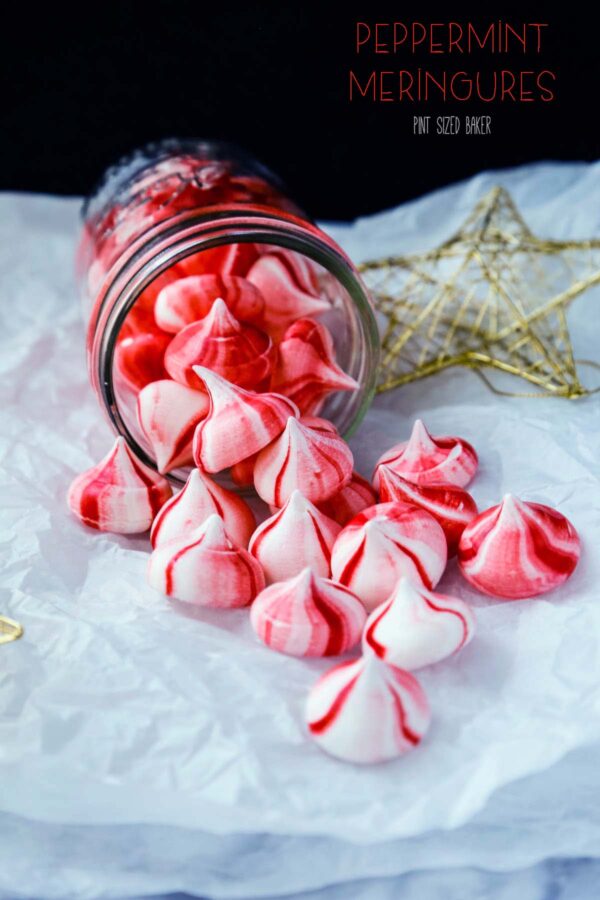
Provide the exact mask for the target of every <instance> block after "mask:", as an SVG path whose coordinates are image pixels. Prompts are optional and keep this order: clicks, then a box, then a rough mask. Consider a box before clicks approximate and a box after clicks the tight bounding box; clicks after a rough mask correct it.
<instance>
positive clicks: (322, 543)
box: [307, 510, 331, 559]
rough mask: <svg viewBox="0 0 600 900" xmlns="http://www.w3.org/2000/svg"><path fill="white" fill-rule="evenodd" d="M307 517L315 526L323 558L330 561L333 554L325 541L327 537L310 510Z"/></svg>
mask: <svg viewBox="0 0 600 900" xmlns="http://www.w3.org/2000/svg"><path fill="white" fill-rule="evenodd" d="M307 515H308V518H309V519H310V521H311V522H312V523H313V525H314V528H315V534H316V535H317V540H318V541H319V546H320V547H321V550H322V551H323V556H324V557H325V559H328V558H329V557H331V553H330V550H329V547H328V546H327V541H326V540H325V536H324V534H323V532H322V531H321V529H320V527H319V523H318V522H317V520H316V519H315V517H314V516H313V514H312V513H311V512H310V510H307Z"/></svg>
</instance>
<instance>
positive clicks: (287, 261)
mask: <svg viewBox="0 0 600 900" xmlns="http://www.w3.org/2000/svg"><path fill="white" fill-rule="evenodd" d="M246 277H247V279H248V281H251V282H252V284H254V285H255V286H256V287H257V288H258V289H259V291H260V292H261V294H262V295H263V297H264V298H265V308H264V310H263V315H262V323H263V326H264V327H265V328H266V330H267V331H268V332H269V334H270V335H272V336H273V337H274V338H276V339H279V338H281V336H282V335H283V333H284V332H285V329H286V328H287V326H288V325H289V324H290V322H293V321H295V320H296V319H300V318H302V317H303V316H314V315H318V314H319V313H323V312H326V311H327V310H328V309H330V308H331V307H330V303H329V301H328V300H327V299H326V298H324V297H322V296H321V290H320V287H319V281H318V278H317V275H316V272H315V268H314V263H311V262H310V260H308V259H307V258H306V257H304V256H302V255H301V254H299V253H294V252H292V251H289V250H275V249H273V251H272V252H269V253H266V254H265V255H264V256H261V257H260V258H259V259H258V260H257V261H256V262H255V263H254V265H253V266H252V267H251V269H250V270H249V272H248V274H247V275H246Z"/></svg>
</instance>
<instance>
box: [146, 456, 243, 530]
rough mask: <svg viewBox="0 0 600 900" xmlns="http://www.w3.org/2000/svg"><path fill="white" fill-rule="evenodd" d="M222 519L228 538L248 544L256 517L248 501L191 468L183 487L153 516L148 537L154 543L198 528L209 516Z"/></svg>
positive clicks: (198, 470)
mask: <svg viewBox="0 0 600 900" xmlns="http://www.w3.org/2000/svg"><path fill="white" fill-rule="evenodd" d="M215 514H216V515H218V516H220V517H221V518H222V519H223V524H224V526H225V531H226V532H227V537H228V538H229V539H230V541H231V542H232V543H234V544H236V545H237V546H238V547H247V546H248V541H249V540H250V538H251V536H252V533H253V531H254V529H255V528H256V520H255V518H254V514H253V512H252V510H251V509H250V507H249V506H248V504H247V503H246V502H245V501H244V500H242V498H241V497H238V495H237V494H234V493H233V491H228V490H226V489H225V488H224V487H221V485H220V484H217V483H216V482H214V481H213V480H212V478H209V477H208V475H206V474H205V473H204V472H201V471H200V469H192V471H191V472H190V475H189V478H188V480H187V481H186V483H185V485H184V487H183V489H182V490H181V491H180V492H179V493H178V494H177V496H175V497H173V498H172V499H171V500H169V502H168V503H165V505H164V506H163V507H162V509H161V510H160V512H159V513H158V515H157V516H156V518H155V520H154V522H153V524H152V530H151V532H150V540H151V542H152V546H153V547H162V545H163V544H167V543H168V542H169V541H173V540H176V539H177V538H183V537H186V536H187V535H189V534H190V532H192V531H195V529H196V528H199V527H200V525H202V523H203V522H205V521H206V520H207V519H208V517H209V516H213V515H215Z"/></svg>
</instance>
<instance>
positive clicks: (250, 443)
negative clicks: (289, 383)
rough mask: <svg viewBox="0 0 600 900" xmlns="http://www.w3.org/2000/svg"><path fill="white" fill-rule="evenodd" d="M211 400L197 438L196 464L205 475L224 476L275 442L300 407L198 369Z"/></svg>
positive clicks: (195, 441) (195, 443)
mask: <svg viewBox="0 0 600 900" xmlns="http://www.w3.org/2000/svg"><path fill="white" fill-rule="evenodd" d="M194 372H195V373H196V375H198V376H199V377H200V378H201V380H202V382H203V383H204V386H205V388H206V390H207V392H208V395H209V397H210V409H209V412H208V415H207V417H206V418H205V419H204V420H203V421H202V422H200V424H199V425H198V427H197V428H196V433H195V434H194V442H193V449H194V460H195V462H196V465H197V466H198V468H199V469H204V471H205V472H222V471H223V469H228V468H230V466H234V465H235V464H236V463H239V462H241V461H242V460H243V459H248V457H250V456H252V455H253V454H255V453H258V451H259V450H262V449H263V447H266V446H267V444H269V443H271V441H273V440H275V438H277V437H278V436H279V435H280V434H281V432H282V431H283V429H284V428H285V426H286V422H287V421H288V419H289V418H290V417H292V418H294V417H295V416H297V415H299V413H298V407H297V406H296V405H295V404H294V403H292V401H291V400H288V398H287V397H282V396H280V395H279V394H271V393H264V394H255V393H254V392H253V391H246V390H244V389H243V388H241V387H238V386H237V385H235V384H231V383H230V382H229V381H226V380H225V379H224V378H221V376H220V375H217V374H216V372H211V370H210V369H206V368H204V367H203V366H194Z"/></svg>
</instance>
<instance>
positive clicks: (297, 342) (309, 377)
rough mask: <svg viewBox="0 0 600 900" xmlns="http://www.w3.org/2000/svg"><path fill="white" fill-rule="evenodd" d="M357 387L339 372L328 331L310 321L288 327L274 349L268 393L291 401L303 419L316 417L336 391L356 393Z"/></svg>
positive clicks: (306, 320) (303, 320) (357, 385)
mask: <svg viewBox="0 0 600 900" xmlns="http://www.w3.org/2000/svg"><path fill="white" fill-rule="evenodd" d="M358 387H359V384H358V382H357V381H355V379H354V378H351V377H350V376H349V375H346V373H345V372H344V371H343V370H342V369H340V367H339V366H338V364H337V363H336V361H335V350H334V346H333V340H332V337H331V334H330V333H329V330H328V329H327V328H326V327H325V325H321V324H319V323H318V322H315V321H314V320H313V319H298V321H297V322H294V323H293V324H292V325H290V326H289V327H288V328H287V330H286V332H285V334H284V335H283V339H282V341H281V343H280V344H279V346H278V348H277V362H276V364H275V367H274V369H273V373H272V376H271V390H273V391H278V392H279V393H280V394H283V395H284V396H285V397H289V398H290V400H293V401H294V403H295V404H296V406H297V407H298V409H299V410H300V412H301V414H302V415H309V414H311V413H312V414H315V413H317V412H318V410H319V409H321V407H322V406H323V403H324V402H325V400H326V398H327V397H328V396H329V395H330V394H332V393H334V392H335V391H356V390H358Z"/></svg>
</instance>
